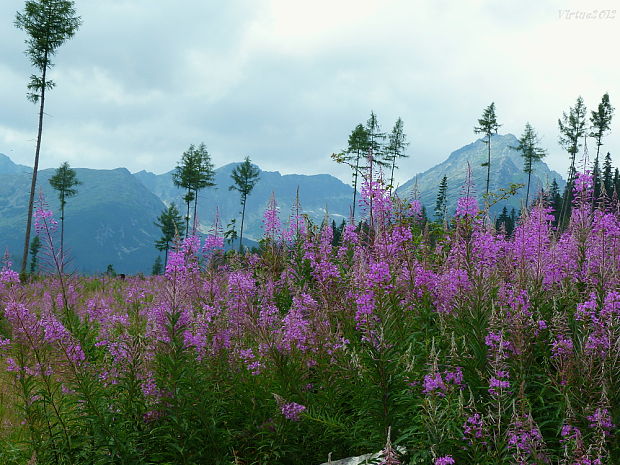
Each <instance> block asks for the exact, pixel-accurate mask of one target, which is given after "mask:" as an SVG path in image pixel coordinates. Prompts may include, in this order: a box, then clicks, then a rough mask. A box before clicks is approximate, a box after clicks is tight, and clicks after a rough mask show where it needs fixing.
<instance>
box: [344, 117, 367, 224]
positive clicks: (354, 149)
mask: <svg viewBox="0 0 620 465" xmlns="http://www.w3.org/2000/svg"><path fill="white" fill-rule="evenodd" d="M369 145H370V140H369V138H368V131H367V130H366V128H365V127H364V126H363V125H361V124H358V125H357V126H356V127H355V129H353V132H351V135H350V136H349V146H348V148H347V151H346V154H347V155H346V157H345V160H346V162H347V163H348V165H349V166H351V168H352V169H353V209H352V212H351V217H352V218H353V219H355V207H356V204H357V184H358V179H359V176H360V174H363V172H364V170H365V169H366V166H365V165H364V164H363V163H362V160H363V157H364V155H365V154H366V153H367V152H368V149H369Z"/></svg>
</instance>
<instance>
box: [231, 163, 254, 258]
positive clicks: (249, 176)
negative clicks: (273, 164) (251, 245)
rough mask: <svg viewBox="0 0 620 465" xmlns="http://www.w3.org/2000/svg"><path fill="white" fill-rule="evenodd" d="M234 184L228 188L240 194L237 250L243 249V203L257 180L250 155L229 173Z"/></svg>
mask: <svg viewBox="0 0 620 465" xmlns="http://www.w3.org/2000/svg"><path fill="white" fill-rule="evenodd" d="M230 176H231V178H232V180H233V182H234V184H233V185H232V186H230V187H229V188H228V190H233V189H234V190H236V191H238V192H239V193H240V194H241V229H240V232H239V252H241V251H242V250H243V243H242V241H243V222H244V220H245V204H246V201H247V199H248V195H250V193H251V192H252V190H253V189H254V186H255V185H256V183H257V182H258V180H259V176H260V170H259V169H258V168H257V167H256V166H254V165H252V162H251V161H250V157H245V160H243V163H241V164H240V165H238V166H236V167H235V169H233V172H232V174H231V175H230Z"/></svg>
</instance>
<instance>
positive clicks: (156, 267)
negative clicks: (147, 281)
mask: <svg viewBox="0 0 620 465" xmlns="http://www.w3.org/2000/svg"><path fill="white" fill-rule="evenodd" d="M151 274H152V275H154V276H159V275H162V274H164V264H163V263H162V261H161V257H160V256H159V255H158V256H157V258H156V259H155V263H153V268H152V269H151Z"/></svg>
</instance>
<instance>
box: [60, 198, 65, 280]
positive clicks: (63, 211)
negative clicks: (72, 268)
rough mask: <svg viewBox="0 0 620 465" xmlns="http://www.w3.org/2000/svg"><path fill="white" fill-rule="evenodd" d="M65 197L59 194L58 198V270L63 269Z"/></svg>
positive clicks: (62, 270)
mask: <svg viewBox="0 0 620 465" xmlns="http://www.w3.org/2000/svg"><path fill="white" fill-rule="evenodd" d="M64 200H65V198H64V195H63V196H61V200H60V272H61V273H63V272H64V269H65V202H64Z"/></svg>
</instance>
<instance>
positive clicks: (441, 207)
mask: <svg viewBox="0 0 620 465" xmlns="http://www.w3.org/2000/svg"><path fill="white" fill-rule="evenodd" d="M447 201H448V176H445V175H444V177H443V178H441V182H440V183H439V192H437V200H436V202H435V212H434V213H435V218H436V219H437V221H438V222H440V223H444V222H445V220H446V207H447Z"/></svg>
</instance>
